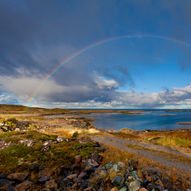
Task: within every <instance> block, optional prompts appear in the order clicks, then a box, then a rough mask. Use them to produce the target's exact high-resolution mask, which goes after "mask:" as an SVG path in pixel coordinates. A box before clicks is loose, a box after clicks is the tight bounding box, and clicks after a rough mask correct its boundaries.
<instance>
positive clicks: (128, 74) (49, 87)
mask: <svg viewBox="0 0 191 191" xmlns="http://www.w3.org/2000/svg"><path fill="white" fill-rule="evenodd" d="M190 6H191V1H190V0H182V1H179V0H173V1H171V0H160V1H155V0H91V1H90V0H70V1H67V0H54V1H52V0H27V1H25V0H17V1H14V0H2V1H0V29H1V30H0V41H1V43H0V71H1V76H0V103H1V104H4V103H6V104H7V103H8V104H24V105H30V106H42V107H68V108H191V105H190V104H191V85H190V84H191V75H190V74H191V56H190V55H191V54H190V53H191V36H190V31H191V13H190V9H189V8H190ZM125 35H134V36H135V35H137V37H136V38H135V37H133V38H121V39H116V40H113V41H108V42H107V43H102V44H100V45H99V46H95V47H94V48H91V49H89V50H87V51H86V52H84V53H83V54H80V55H79V56H76V57H74V58H73V59H71V60H70V62H68V63H67V64H64V65H63V66H62V67H60V68H59V70H58V71H57V72H56V73H54V74H53V75H52V76H50V78H49V79H48V80H47V81H46V83H44V84H43V85H42V86H39V85H40V84H42V81H43V79H44V78H45V77H46V76H47V74H49V73H51V71H52V70H53V69H54V68H55V67H57V66H58V65H59V64H60V63H62V62H63V61H64V60H65V59H67V58H68V57H70V56H71V55H72V54H74V53H75V52H76V51H79V50H81V49H83V48H84V47H86V46H88V45H91V44H94V43H96V42H99V41H102V40H107V39H110V38H113V37H117V36H122V37H123V36H125ZM37 90H38V91H37ZM32 95H35V96H34V97H33V99H32ZM28 100H30V102H29V101H28Z"/></svg>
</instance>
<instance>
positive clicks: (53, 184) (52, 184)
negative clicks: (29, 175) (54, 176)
mask: <svg viewBox="0 0 191 191" xmlns="http://www.w3.org/2000/svg"><path fill="white" fill-rule="evenodd" d="M45 188H48V189H54V190H56V189H57V188H58V184H57V183H56V182H55V180H49V181H47V182H46V183H45Z"/></svg>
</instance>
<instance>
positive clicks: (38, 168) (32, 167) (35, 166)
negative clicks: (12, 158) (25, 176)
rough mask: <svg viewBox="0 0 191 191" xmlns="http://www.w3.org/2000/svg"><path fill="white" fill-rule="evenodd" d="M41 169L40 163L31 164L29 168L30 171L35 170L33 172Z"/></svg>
mask: <svg viewBox="0 0 191 191" xmlns="http://www.w3.org/2000/svg"><path fill="white" fill-rule="evenodd" d="M42 169H44V167H43V165H42V164H33V165H32V166H31V168H30V170H31V171H35V172H38V171H40V170H42Z"/></svg>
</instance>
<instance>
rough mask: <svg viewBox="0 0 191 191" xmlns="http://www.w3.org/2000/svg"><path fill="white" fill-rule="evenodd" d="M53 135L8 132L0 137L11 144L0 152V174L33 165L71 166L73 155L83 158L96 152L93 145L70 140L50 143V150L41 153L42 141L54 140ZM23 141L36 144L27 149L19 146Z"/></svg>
mask: <svg viewBox="0 0 191 191" xmlns="http://www.w3.org/2000/svg"><path fill="white" fill-rule="evenodd" d="M56 137H57V136H55V135H46V134H43V133H39V132H37V131H26V132H8V133H3V134H1V135H0V140H6V141H9V142H12V143H13V144H12V145H10V146H9V147H7V148H5V149H3V150H0V173H3V174H9V173H11V172H15V171H25V170H27V169H28V168H29V167H30V166H31V165H32V164H33V163H40V164H43V165H44V166H45V167H47V168H51V169H56V168H58V167H59V166H61V165H66V166H71V165H72V164H73V159H74V156H75V155H81V156H82V157H83V158H88V156H89V155H90V154H92V153H94V152H96V147H95V143H92V142H86V143H79V141H78V139H74V138H73V139H70V141H69V142H65V141H63V142H61V143H57V144H54V143H51V144H50V149H49V150H48V151H46V152H42V148H43V142H44V141H48V140H49V141H54V140H56ZM23 139H32V140H34V141H36V143H35V144H34V145H33V146H31V147H27V146H25V145H24V144H20V143H19V141H20V140H23Z"/></svg>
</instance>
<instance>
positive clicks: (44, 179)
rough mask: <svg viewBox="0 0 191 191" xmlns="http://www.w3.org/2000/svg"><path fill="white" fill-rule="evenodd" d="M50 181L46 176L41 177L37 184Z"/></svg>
mask: <svg viewBox="0 0 191 191" xmlns="http://www.w3.org/2000/svg"><path fill="white" fill-rule="evenodd" d="M48 180H50V176H46V175H44V174H43V175H42V176H41V177H40V178H39V179H38V182H39V183H45V182H46V181H48Z"/></svg>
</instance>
